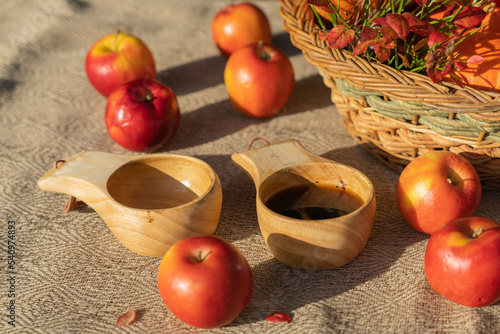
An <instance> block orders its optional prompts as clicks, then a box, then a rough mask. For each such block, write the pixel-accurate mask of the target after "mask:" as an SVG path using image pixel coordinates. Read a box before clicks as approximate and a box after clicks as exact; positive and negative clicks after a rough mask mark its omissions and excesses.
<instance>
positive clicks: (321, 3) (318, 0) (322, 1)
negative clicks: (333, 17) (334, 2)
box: [307, 0, 335, 14]
mask: <svg viewBox="0 0 500 334" xmlns="http://www.w3.org/2000/svg"><path fill="white" fill-rule="evenodd" d="M307 3H308V4H310V5H313V6H314V7H317V8H318V9H320V10H322V11H325V12H327V13H331V14H335V11H334V10H333V8H332V6H330V0H307Z"/></svg>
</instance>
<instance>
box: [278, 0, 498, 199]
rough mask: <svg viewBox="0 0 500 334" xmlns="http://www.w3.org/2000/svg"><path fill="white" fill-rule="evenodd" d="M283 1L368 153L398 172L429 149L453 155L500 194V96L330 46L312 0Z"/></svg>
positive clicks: (298, 38)
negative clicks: (320, 33)
mask: <svg viewBox="0 0 500 334" xmlns="http://www.w3.org/2000/svg"><path fill="white" fill-rule="evenodd" d="M279 1H280V5H281V8H280V14H281V16H282V17H283V24H284V27H285V30H286V31H287V32H288V33H289V34H290V38H291V41H292V43H293V45H295V47H297V48H299V49H301V50H302V52H303V54H304V56H305V58H306V59H307V61H308V62H310V63H311V64H313V65H316V66H317V67H318V69H319V72H320V73H321V74H322V76H323V79H324V82H325V84H326V86H328V87H329V88H331V91H332V94H331V99H332V102H333V103H334V104H335V105H336V107H337V110H338V111H339V112H340V113H341V114H342V115H343V117H344V126H345V128H346V129H347V130H348V131H349V133H350V134H351V135H352V136H353V137H354V138H355V139H356V140H357V141H358V143H359V144H360V145H361V146H362V147H363V148H365V149H366V150H368V151H369V152H370V153H371V154H372V155H373V156H375V157H376V158H377V159H379V160H380V161H382V162H383V163H384V164H386V165H387V166H389V167H391V168H392V169H394V170H396V171H401V170H402V169H403V168H404V166H406V165H407V164H408V163H409V162H410V161H411V160H413V159H414V158H415V157H417V156H419V155H421V154H423V153H425V152H427V151H429V150H449V151H452V152H454V153H458V154H460V155H462V156H464V157H465V158H466V159H468V160H469V161H470V162H471V163H472V164H473V165H474V167H475V168H476V170H477V172H478V174H479V176H480V178H481V180H482V183H483V188H484V189H494V190H500V94H497V93H492V92H485V91H479V90H475V89H472V88H464V89H462V88H460V87H459V86H457V85H455V84H452V83H439V84H435V83H433V82H432V80H430V79H429V77H427V76H425V75H421V74H416V73H413V72H409V71H398V70H396V69H394V68H392V67H390V66H387V65H384V64H381V63H377V62H369V61H367V60H366V59H365V58H363V57H361V56H358V57H354V56H353V55H352V53H350V52H348V51H345V50H334V49H331V48H329V47H328V45H327V44H326V42H324V41H322V40H321V39H319V37H318V34H317V32H318V30H319V29H320V27H319V25H317V22H316V21H315V16H314V13H313V11H312V9H311V8H310V6H309V5H308V4H307V2H306V1H305V0H279Z"/></svg>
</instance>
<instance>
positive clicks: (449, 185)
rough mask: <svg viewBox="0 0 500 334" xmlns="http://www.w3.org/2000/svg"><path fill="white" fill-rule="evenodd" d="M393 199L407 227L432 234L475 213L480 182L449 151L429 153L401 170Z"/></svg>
mask: <svg viewBox="0 0 500 334" xmlns="http://www.w3.org/2000/svg"><path fill="white" fill-rule="evenodd" d="M396 198H397V204H398V208H399V212H400V213H401V215H402V216H403V217H404V219H405V220H406V221H407V222H408V224H410V225H411V226H412V227H413V228H414V229H416V230H417V231H420V232H423V233H427V234H432V232H434V231H436V230H437V229H438V228H439V227H441V225H443V224H444V223H446V222H449V221H451V220H454V219H458V218H462V217H467V216H472V215H473V214H474V213H475V212H476V210H477V208H478V206H479V203H480V201H481V181H480V180H479V176H478V174H477V172H476V170H475V169H474V167H473V166H472V164H471V163H470V162H469V161H467V160H466V159H465V158H463V157H461V156H460V155H458V154H455V153H452V152H450V151H431V152H428V153H426V154H423V155H421V156H419V157H417V158H416V159H415V160H413V161H412V162H410V163H409V164H408V165H407V166H406V167H405V169H404V170H403V172H402V173H401V175H400V177H399V181H398V184H397V190H396Z"/></svg>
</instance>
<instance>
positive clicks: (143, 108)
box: [105, 79, 181, 152]
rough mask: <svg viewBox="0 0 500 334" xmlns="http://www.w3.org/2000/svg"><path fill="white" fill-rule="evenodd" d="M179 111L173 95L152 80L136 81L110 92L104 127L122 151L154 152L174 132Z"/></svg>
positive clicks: (170, 91) (169, 90)
mask: <svg viewBox="0 0 500 334" xmlns="http://www.w3.org/2000/svg"><path fill="white" fill-rule="evenodd" d="M180 117H181V116H180V111H179V106H178V104H177V98H176V96H175V94H174V92H173V91H172V90H171V89H170V88H169V87H167V86H165V85H164V84H162V83H160V82H158V81H156V80H153V79H136V80H132V81H129V82H126V83H124V84H122V85H121V86H120V87H118V88H117V89H115V90H114V91H112V92H111V94H110V95H109V97H108V102H107V104H106V114H105V121H106V128H107V130H108V133H109V135H110V136H111V138H113V140H114V141H116V142H117V143H118V144H120V145H121V146H123V147H124V148H126V149H128V150H131V151H136V152H151V151H155V150H157V149H159V148H161V147H162V146H164V145H165V144H166V143H167V142H169V141H170V140H171V139H172V137H173V136H174V134H175V133H176V132H177V129H178V127H179V123H180Z"/></svg>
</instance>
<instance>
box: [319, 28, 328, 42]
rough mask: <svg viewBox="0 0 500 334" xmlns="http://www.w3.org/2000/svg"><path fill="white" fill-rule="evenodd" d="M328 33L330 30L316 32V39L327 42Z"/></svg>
mask: <svg viewBox="0 0 500 334" xmlns="http://www.w3.org/2000/svg"><path fill="white" fill-rule="evenodd" d="M329 33H330V30H320V31H319V32H318V38H319V39H320V40H322V41H327V40H328V34H329Z"/></svg>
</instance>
